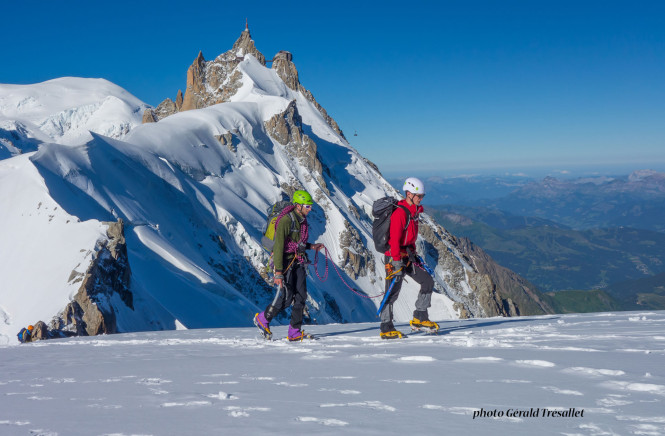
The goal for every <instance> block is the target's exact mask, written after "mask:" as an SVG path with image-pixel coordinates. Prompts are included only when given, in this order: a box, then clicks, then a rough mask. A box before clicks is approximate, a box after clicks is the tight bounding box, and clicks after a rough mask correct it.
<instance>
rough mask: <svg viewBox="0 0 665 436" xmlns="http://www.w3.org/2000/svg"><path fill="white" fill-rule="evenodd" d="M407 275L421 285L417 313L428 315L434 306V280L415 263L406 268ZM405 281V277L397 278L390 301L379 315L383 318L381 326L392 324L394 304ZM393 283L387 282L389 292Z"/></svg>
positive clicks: (389, 297)
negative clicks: (428, 310) (430, 308)
mask: <svg viewBox="0 0 665 436" xmlns="http://www.w3.org/2000/svg"><path fill="white" fill-rule="evenodd" d="M405 274H406V275H407V276H409V277H410V278H412V279H413V280H414V281H415V282H416V283H418V284H419V285H420V292H419V293H418V298H417V299H416V312H425V314H427V309H428V308H429V307H430V306H431V305H432V291H433V290H434V279H433V278H432V276H430V275H429V274H428V273H427V272H426V271H423V270H422V269H421V268H419V267H417V266H415V265H414V264H413V263H412V264H411V265H409V267H408V268H405ZM403 281H404V276H403V275H402V276H397V279H396V280H395V284H394V285H393V288H392V290H391V291H390V295H389V296H388V300H387V301H386V303H385V304H384V305H383V309H382V310H381V313H380V314H379V316H380V317H381V324H384V323H389V322H392V320H393V303H395V301H397V297H399V291H400V290H401V289H402V282H403ZM391 282H392V280H386V290H388V288H389V287H390V283H391ZM414 314H415V312H414Z"/></svg>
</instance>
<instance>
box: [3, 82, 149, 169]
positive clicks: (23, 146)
mask: <svg viewBox="0 0 665 436" xmlns="http://www.w3.org/2000/svg"><path fill="white" fill-rule="evenodd" d="M147 107H148V105H146V104H145V103H143V102H142V101H141V100H139V99H138V98H136V97H134V96H133V95H132V94H130V93H129V92H127V91H126V90H124V89H123V88H121V87H119V86H117V85H115V84H113V83H111V82H109V81H108V80H105V79H86V78H79V77H62V78H59V79H53V80H49V81H46V82H42V83H36V84H32V85H5V84H0V158H7V157H10V156H13V155H16V154H20V153H23V152H29V151H34V150H35V149H36V148H35V144H36V143H37V142H55V143H59V144H67V145H78V144H84V143H85V142H86V141H88V140H90V138H91V137H90V134H89V133H88V132H89V131H91V132H95V133H99V134H102V135H104V136H108V137H111V138H123V137H124V136H125V135H126V134H127V133H129V131H130V130H131V129H132V128H134V127H135V126H138V125H140V124H141V116H142V113H143V111H144V110H145V109H146V108H147Z"/></svg>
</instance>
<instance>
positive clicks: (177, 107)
mask: <svg viewBox="0 0 665 436" xmlns="http://www.w3.org/2000/svg"><path fill="white" fill-rule="evenodd" d="M248 55H251V56H253V57H254V58H255V59H256V60H257V61H258V62H259V63H260V64H261V65H263V66H266V63H268V62H269V63H272V69H273V70H274V71H275V72H276V73H277V75H278V76H279V77H280V78H281V79H282V81H283V82H284V84H286V86H288V87H289V88H290V89H292V90H293V91H296V92H300V93H301V94H302V95H303V96H305V97H306V98H307V99H308V100H309V101H310V102H311V103H313V104H314V106H315V107H316V108H317V109H318V110H319V112H320V113H321V115H322V116H323V118H324V119H325V120H326V122H327V123H328V125H330V127H332V129H333V130H335V132H337V134H338V135H340V136H342V138H344V133H343V132H342V131H341V129H340V128H339V126H338V125H337V122H335V120H334V119H333V118H332V117H330V116H329V115H328V113H327V112H326V110H325V109H324V108H323V107H322V106H321V105H320V104H319V103H318V102H317V101H316V99H315V98H314V96H313V95H312V93H311V92H309V91H308V90H307V89H306V88H305V87H304V86H302V85H301V84H300V80H299V79H298V70H297V68H296V66H295V64H294V63H293V55H292V54H291V53H290V52H288V51H285V50H280V51H279V52H277V53H276V54H275V56H274V57H273V59H271V60H267V61H266V58H265V56H264V55H263V54H262V53H261V52H260V51H259V50H258V49H257V48H256V45H255V44H254V40H253V39H252V36H251V34H250V32H249V26H247V25H246V26H245V30H243V32H242V33H241V34H240V37H239V38H238V39H237V40H236V42H235V43H234V44H233V47H232V48H231V50H229V51H227V52H225V53H222V54H220V55H219V56H217V57H216V58H215V59H214V60H212V61H206V60H205V59H204V57H203V53H201V52H199V54H198V56H197V57H196V59H194V62H193V63H192V65H191V66H190V67H189V69H188V70H187V85H186V87H185V94H184V96H183V94H182V91H181V90H178V93H177V95H176V100H175V102H174V101H173V100H171V99H170V98H167V99H165V100H164V101H163V102H161V103H160V104H159V105H158V106H157V107H156V108H155V109H154V110H153V109H146V111H145V112H144V114H143V122H148V123H149V122H156V121H159V120H161V119H163V118H165V117H167V116H169V115H173V114H174V113H177V112H180V111H186V110H191V109H202V108H204V107H208V106H212V105H214V104H218V103H225V102H228V101H231V100H232V98H233V96H234V95H235V94H236V93H237V92H238V89H239V88H240V86H241V82H240V81H241V78H242V75H241V74H240V72H239V71H238V70H237V69H236V67H237V66H238V65H239V64H240V63H241V62H242V61H243V60H244V59H245V57H246V56H248Z"/></svg>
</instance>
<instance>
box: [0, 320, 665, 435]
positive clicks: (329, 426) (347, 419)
mask: <svg viewBox="0 0 665 436" xmlns="http://www.w3.org/2000/svg"><path fill="white" fill-rule="evenodd" d="M400 327H401V328H402V329H403V330H405V326H404V325H401V326H400ZM442 327H443V331H442V333H441V334H440V335H438V336H425V335H422V334H413V335H410V336H409V337H408V338H406V339H403V340H399V341H382V340H380V339H379V337H378V324H376V323H369V324H345V325H339V324H329V325H325V326H323V325H317V326H310V328H309V330H310V331H312V332H314V333H316V334H318V335H319V336H320V339H319V340H316V341H307V342H302V343H289V342H286V341H285V340H284V339H279V340H276V341H273V342H266V341H264V340H263V339H260V338H259V337H258V335H257V331H256V329H254V328H227V329H201V330H187V331H168V332H146V333H131V334H120V335H112V336H101V337H94V338H71V339H64V340H53V341H42V342H37V343H32V344H25V345H21V346H5V347H2V346H0V356H1V357H0V366H1V367H2V371H0V435H35V434H39V435H111V434H113V435H131V434H141V435H183V434H197V435H206V434H211V435H213V434H233V435H240V434H250V433H251V434H288V435H291V434H306V433H307V434H310V433H311V434H330V435H334V434H362V435H385V434H474V435H497V434H513V435H533V434H546V435H661V434H665V418H663V402H664V401H665V369H664V368H665V365H664V364H665V336H664V335H663V331H664V329H665V312H642V313H626V312H621V313H600V314H585V315H562V316H544V317H524V318H491V319H477V320H467V321H460V320H457V321H448V322H444V323H442ZM275 331H276V337H278V338H282V337H284V336H285V335H286V328H285V327H278V328H276V329H275ZM570 409H574V413H573V414H577V415H578V416H577V417H575V416H565V415H564V416H552V415H555V414H556V412H558V413H559V414H569V413H570V412H569V411H570ZM546 411H547V412H546ZM481 412H484V416H481V417H476V418H475V419H474V417H473V416H474V413H476V414H478V413H481ZM493 414H496V415H497V417H490V416H488V415H493ZM501 414H503V416H499V415H501ZM525 414H527V415H528V414H531V415H535V414H537V415H536V416H524V415H525ZM548 414H549V415H550V416H548ZM509 415H511V416H509ZM520 415H522V416H520Z"/></svg>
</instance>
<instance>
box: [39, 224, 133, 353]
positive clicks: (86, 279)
mask: <svg viewBox="0 0 665 436" xmlns="http://www.w3.org/2000/svg"><path fill="white" fill-rule="evenodd" d="M107 224H108V229H107V232H106V233H107V237H108V239H106V240H103V241H100V242H98V245H97V250H96V253H95V256H94V257H93V259H92V261H91V263H90V265H89V266H88V269H87V270H86V272H85V274H84V275H83V277H82V280H81V275H80V274H76V273H75V272H73V273H72V275H71V276H70V281H73V282H76V281H81V286H80V287H79V290H78V292H77V293H76V295H75V296H74V299H73V300H72V301H71V302H70V303H69V304H67V306H66V307H65V308H64V310H63V311H62V313H61V314H59V315H58V316H56V317H54V318H53V320H52V321H51V323H50V326H49V327H47V326H46V324H45V323H44V322H42V321H39V322H38V323H37V324H35V328H37V326H39V333H38V334H36V335H34V339H35V340H37V339H50V338H56V337H66V336H93V335H99V334H110V333H116V332H117V331H118V329H117V324H116V311H117V310H118V307H117V306H118V305H124V306H126V307H127V308H129V309H131V310H134V302H133V294H132V292H131V290H130V281H131V269H130V267H129V259H128V257H127V245H126V241H125V234H124V223H123V220H122V219H119V220H118V221H117V222H111V223H107Z"/></svg>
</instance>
